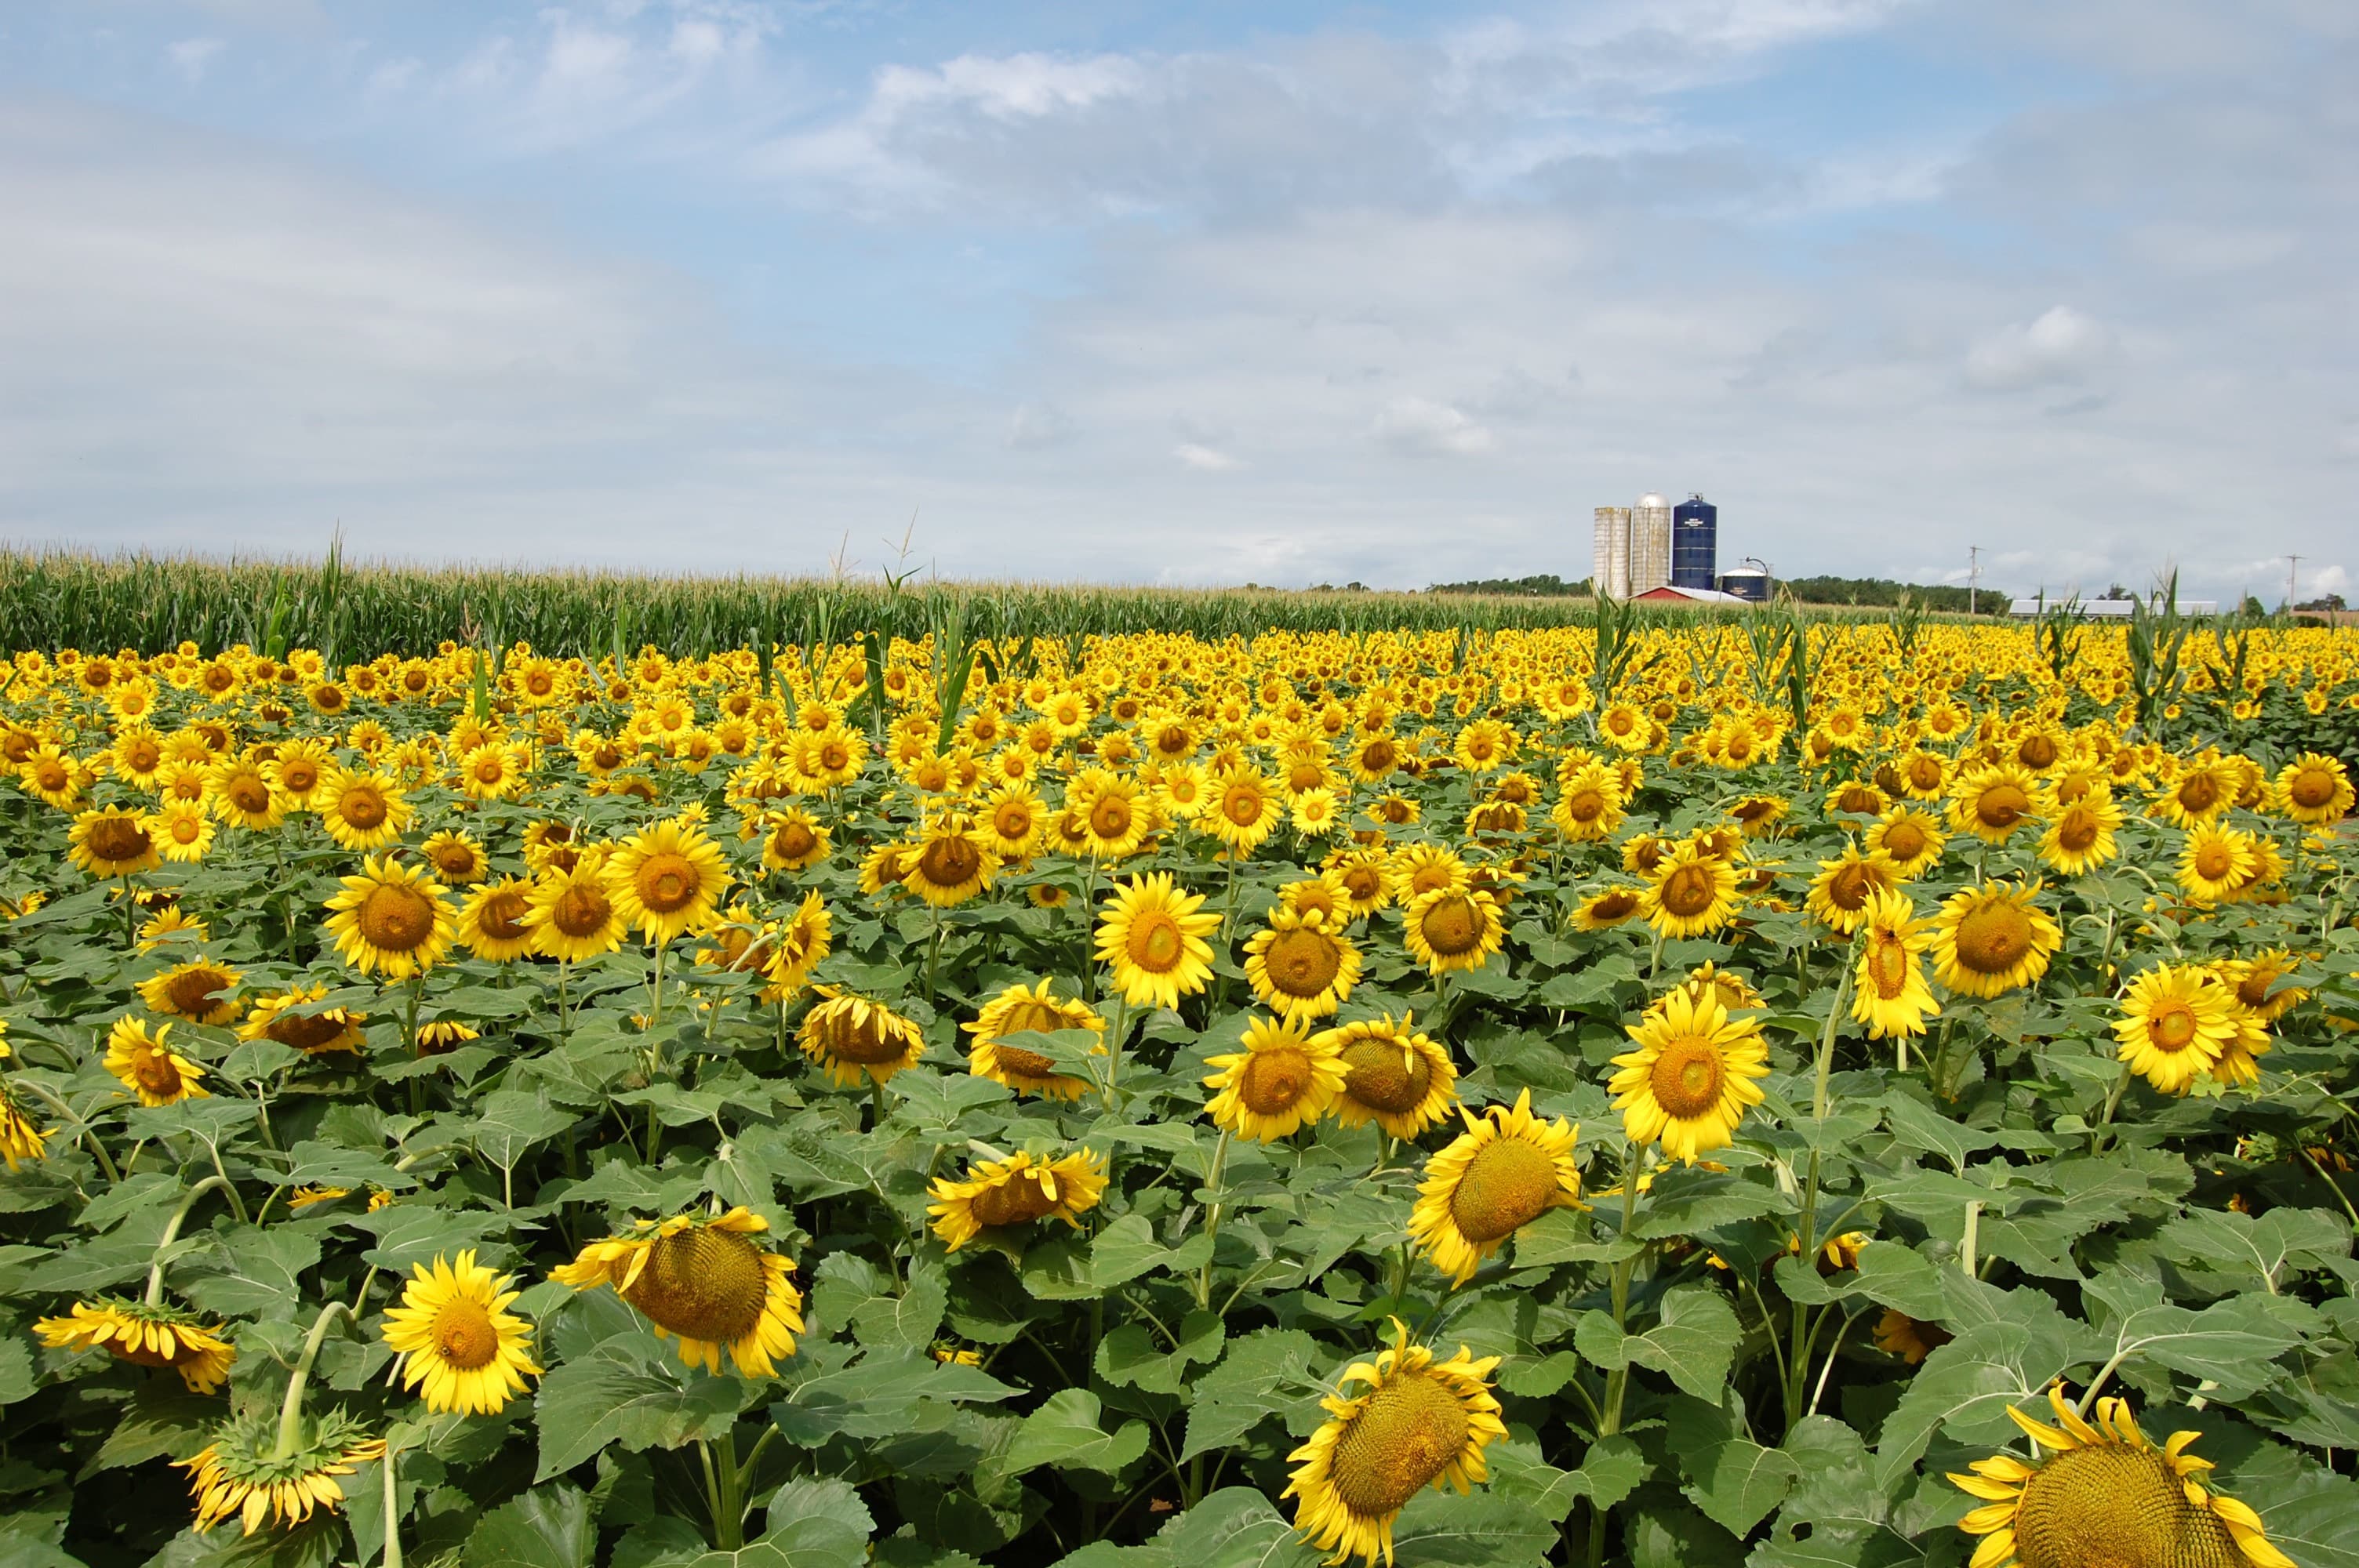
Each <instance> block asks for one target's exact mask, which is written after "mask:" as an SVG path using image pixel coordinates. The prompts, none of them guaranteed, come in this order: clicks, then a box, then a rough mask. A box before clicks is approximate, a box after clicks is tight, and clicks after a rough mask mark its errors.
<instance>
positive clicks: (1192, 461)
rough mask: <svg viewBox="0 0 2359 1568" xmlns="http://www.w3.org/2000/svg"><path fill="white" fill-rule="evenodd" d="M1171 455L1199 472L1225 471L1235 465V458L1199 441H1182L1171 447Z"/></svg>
mask: <svg viewBox="0 0 2359 1568" xmlns="http://www.w3.org/2000/svg"><path fill="white" fill-rule="evenodd" d="M1171 455H1172V456H1173V457H1175V458H1178V459H1179V460H1180V461H1181V462H1183V463H1185V464H1187V465H1188V466H1189V467H1190V468H1191V469H1194V470H1198V471H1199V472H1201V473H1227V472H1228V471H1229V470H1232V469H1234V468H1235V467H1236V466H1237V460H1236V459H1234V458H1233V457H1231V456H1229V454H1228V453H1226V452H1224V451H1222V450H1220V449H1218V448H1216V447H1208V446H1205V445H1204V444H1203V443H1202V442H1201V441H1182V442H1180V444H1179V445H1178V446H1176V447H1174V448H1172V449H1171Z"/></svg>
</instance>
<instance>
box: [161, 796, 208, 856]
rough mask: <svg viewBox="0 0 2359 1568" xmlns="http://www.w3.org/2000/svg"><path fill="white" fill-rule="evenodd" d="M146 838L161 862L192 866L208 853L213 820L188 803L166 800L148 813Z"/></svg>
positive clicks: (192, 803)
mask: <svg viewBox="0 0 2359 1568" xmlns="http://www.w3.org/2000/svg"><path fill="white" fill-rule="evenodd" d="M147 836H148V837H149V838H152V839H154V840H155V844H156V852H157V853H158V854H159V855H161V856H163V857H164V859H166V860H170V861H172V862H174V863H175V864H178V865H184V866H185V865H193V864H195V863H196V862H197V861H199V860H203V859H204V858H205V857H206V856H207V855H208V854H211V853H212V847H213V819H212V817H210V816H206V815H205V808H204V807H203V806H199V805H198V804H197V803H196V802H194V801H192V800H168V801H166V802H165V803H164V804H163V805H161V806H158V807H157V808H156V809H155V810H154V811H152V812H150V813H148V815H147Z"/></svg>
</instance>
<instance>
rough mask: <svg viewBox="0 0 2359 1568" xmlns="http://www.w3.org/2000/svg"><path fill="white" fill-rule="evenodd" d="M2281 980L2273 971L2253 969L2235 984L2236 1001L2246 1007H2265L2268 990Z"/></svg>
mask: <svg viewBox="0 0 2359 1568" xmlns="http://www.w3.org/2000/svg"><path fill="white" fill-rule="evenodd" d="M2281 978H2282V977H2281V976H2280V975H2279V974H2278V973H2277V971H2276V970H2274V969H2255V970H2254V971H2253V972H2252V973H2251V974H2249V975H2246V976H2245V978H2244V979H2241V980H2238V981H2237V982H2236V1000H2238V1001H2240V1002H2242V1003H2244V1004H2245V1006H2246V1007H2251V1008H2260V1007H2267V1005H2268V1000H2269V988H2270V987H2271V986H2273V985H2275V984H2277V981H2278V980H2279V979H2281Z"/></svg>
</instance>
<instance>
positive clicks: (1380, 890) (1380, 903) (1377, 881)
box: [1327, 849, 1392, 920]
mask: <svg viewBox="0 0 2359 1568" xmlns="http://www.w3.org/2000/svg"><path fill="white" fill-rule="evenodd" d="M1385 862H1386V855H1385V852H1384V851H1383V850H1382V849H1344V850H1341V851H1338V852H1337V853H1336V854H1334V855H1332V856H1330V857H1329V860H1328V870H1327V874H1328V875H1329V876H1331V877H1332V878H1333V879H1334V880H1335V883H1336V885H1337V886H1338V887H1340V888H1342V889H1343V897H1344V901H1345V904H1346V910H1345V913H1346V914H1349V915H1350V916H1351V917H1352V918H1353V919H1355V920H1364V919H1366V918H1367V917H1368V916H1369V915H1372V914H1375V913H1376V912H1377V911H1378V910H1380V909H1382V908H1384V907H1385V905H1386V904H1388V903H1391V902H1392V879H1391V878H1389V877H1388V876H1386V874H1385Z"/></svg>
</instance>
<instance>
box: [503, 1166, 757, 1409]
mask: <svg viewBox="0 0 2359 1568" xmlns="http://www.w3.org/2000/svg"><path fill="white" fill-rule="evenodd" d="M768 1228H769V1221H767V1220H766V1219H764V1218H763V1217H761V1216H760V1215H757V1214H754V1213H751V1212H749V1211H748V1210H746V1209H745V1208H742V1207H740V1208H733V1209H731V1210H730V1211H729V1212H728V1213H726V1214H724V1215H721V1216H718V1217H708V1216H704V1215H694V1214H682V1215H675V1216H673V1217H671V1218H669V1219H643V1220H640V1221H638V1222H637V1223H636V1225H634V1226H633V1227H632V1228H631V1230H630V1232H629V1233H628V1234H626V1235H623V1236H614V1237H609V1238H607V1239H605V1240H603V1241H593V1242H592V1243H590V1245H589V1246H587V1247H584V1248H583V1249H582V1250H581V1252H580V1254H579V1255H577V1256H576V1257H575V1258H574V1260H573V1261H572V1262H571V1263H565V1264H560V1266H559V1267H557V1268H555V1269H552V1270H550V1271H549V1278H550V1279H552V1280H555V1281H557V1282H558V1283H560V1284H561V1285H571V1286H572V1287H573V1288H574V1289H575V1290H577V1291H586V1290H592V1289H595V1288H596V1287H597V1286H600V1285H612V1286H613V1287H614V1293H615V1294H616V1295H619V1296H621V1297H622V1298H623V1299H624V1300H625V1301H626V1302H628V1303H630V1304H631V1305H632V1306H634V1307H636V1308H637V1309H638V1310H639V1312H640V1313H641V1314H643V1315H645V1316H646V1318H647V1321H648V1322H649V1323H651V1324H653V1325H655V1329H656V1333H657V1334H658V1335H660V1336H665V1337H672V1336H677V1337H678V1338H679V1358H680V1359H681V1360H682V1361H685V1362H686V1363H688V1365H690V1366H691V1367H705V1368H711V1369H712V1371H714V1372H718V1371H720V1370H721V1353H722V1351H723V1350H726V1351H728V1352H729V1357H730V1359H731V1360H733V1361H734V1362H735V1363H736V1365H737V1370H738V1371H739V1372H741V1373H743V1374H744V1375H745V1376H746V1377H748V1378H771V1377H776V1376H777V1365H776V1362H777V1358H781V1357H788V1356H792V1355H793V1354H794V1353H795V1336H796V1335H798V1334H800V1333H801V1332H802V1331H803V1314H802V1306H803V1298H802V1292H799V1291H798V1290H796V1289H795V1287H794V1283H793V1281H790V1280H789V1279H788V1275H789V1274H791V1273H793V1272H794V1268H795V1266H794V1264H793V1262H792V1261H790V1260H788V1258H787V1257H786V1255H785V1254H783V1253H779V1252H771V1251H766V1250H765V1249H762V1248H760V1247H757V1246H756V1245H755V1244H754V1242H753V1241H751V1240H750V1239H748V1238H750V1237H753V1236H757V1235H759V1234H760V1233H762V1232H763V1231H765V1230H767V1229H768Z"/></svg>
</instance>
